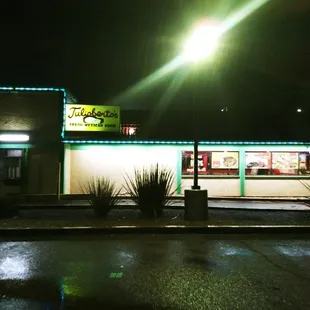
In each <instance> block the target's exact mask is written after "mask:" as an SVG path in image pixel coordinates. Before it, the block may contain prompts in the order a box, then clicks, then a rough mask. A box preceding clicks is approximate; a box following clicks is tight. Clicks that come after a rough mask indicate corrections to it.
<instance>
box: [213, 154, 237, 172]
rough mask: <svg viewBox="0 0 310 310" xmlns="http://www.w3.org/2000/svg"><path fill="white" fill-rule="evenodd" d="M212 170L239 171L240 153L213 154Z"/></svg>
mask: <svg viewBox="0 0 310 310" xmlns="http://www.w3.org/2000/svg"><path fill="white" fill-rule="evenodd" d="M211 156H212V160H211V167H212V169H238V168H239V153H238V152H212V155H211Z"/></svg>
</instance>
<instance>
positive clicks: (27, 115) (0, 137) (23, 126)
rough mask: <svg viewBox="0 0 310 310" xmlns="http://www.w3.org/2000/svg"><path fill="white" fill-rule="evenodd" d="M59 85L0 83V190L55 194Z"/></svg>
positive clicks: (63, 95)
mask: <svg viewBox="0 0 310 310" xmlns="http://www.w3.org/2000/svg"><path fill="white" fill-rule="evenodd" d="M68 100H69V101H70V100H71V96H70V95H69V96H68V93H67V91H66V90H64V89H60V88H30V87H0V194H55V193H56V192H57V190H58V183H59V165H60V164H61V163H62V161H63V143H62V141H61V136H62V134H63V117H64V113H63V109H64V107H65V105H66V103H67V101H68Z"/></svg>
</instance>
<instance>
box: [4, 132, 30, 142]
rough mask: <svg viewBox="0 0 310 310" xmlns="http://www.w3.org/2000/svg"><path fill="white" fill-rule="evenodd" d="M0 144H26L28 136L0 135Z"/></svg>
mask: <svg viewBox="0 0 310 310" xmlns="http://www.w3.org/2000/svg"><path fill="white" fill-rule="evenodd" d="M0 141H1V142H26V141H29V136H28V135H22V134H0Z"/></svg>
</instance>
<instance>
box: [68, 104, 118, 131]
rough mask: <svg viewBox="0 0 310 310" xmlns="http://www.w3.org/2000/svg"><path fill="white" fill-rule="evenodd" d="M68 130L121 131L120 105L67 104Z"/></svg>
mask: <svg viewBox="0 0 310 310" xmlns="http://www.w3.org/2000/svg"><path fill="white" fill-rule="evenodd" d="M65 130H66V131H108V132H119V131H120V107H118V106H102V105H84V104H67V105H66V123H65Z"/></svg>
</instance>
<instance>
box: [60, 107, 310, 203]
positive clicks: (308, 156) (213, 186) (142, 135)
mask: <svg viewBox="0 0 310 310" xmlns="http://www.w3.org/2000/svg"><path fill="white" fill-rule="evenodd" d="M83 107H84V113H77V114H76V115H75V116H74V122H73V123H74V124H75V125H74V127H72V126H71V123H72V118H70V116H72V111H80V110H82V109H83ZM94 108H96V110H94ZM66 113H67V114H66V115H65V119H66V124H65V126H64V127H65V134H64V140H63V142H64V145H65V156H64V169H65V171H64V176H65V177H64V192H65V193H67V194H72V193H80V192H81V185H82V184H85V183H86V182H87V180H89V179H90V178H92V177H100V176H105V177H108V178H110V179H111V180H112V181H114V182H116V184H117V186H118V187H119V188H122V186H123V185H124V176H134V170H135V169H141V168H144V167H150V166H151V165H155V164H157V163H158V164H159V165H160V166H163V167H165V168H168V169H171V170H172V171H173V172H174V174H175V188H178V189H179V190H178V191H177V194H182V195H183V194H184V190H185V189H189V188H190V187H191V185H192V183H193V141H191V140H190V139H187V138H189V137H190V136H192V135H193V132H190V133H189V132H188V126H184V123H185V119H186V116H185V119H182V113H179V114H177V113H176V112H175V111H174V112H173V113H172V115H174V116H176V115H177V117H175V119H176V121H175V122H171V120H172V119H173V116H171V117H167V118H168V119H170V121H169V122H167V123H166V124H165V123H164V121H160V122H159V123H158V125H157V127H155V128H156V130H153V131H151V130H149V124H150V122H152V121H153V120H154V115H152V116H151V117H147V116H146V115H145V114H142V118H141V119H140V120H139V117H138V113H136V114H134V113H132V114H133V115H134V116H133V117H132V118H131V119H128V117H126V116H125V117H123V115H126V111H125V112H123V111H121V116H122V118H117V117H116V115H120V114H119V113H120V110H119V108H118V107H104V106H96V107H95V106H87V105H84V106H82V105H68V106H67V110H66ZM87 115H89V117H87ZM167 115H168V114H167V113H166V116H167ZM85 116H86V117H85ZM92 117H93V119H92V120H91V118H92ZM100 118H102V119H101V120H100ZM125 118H126V119H125ZM121 119H122V121H120V120H121ZM143 119H146V120H147V121H145V122H144V123H143ZM91 121H92V122H94V123H95V124H100V127H98V125H94V126H93V127H90V126H89V124H88V123H89V122H91ZM135 121H136V122H135ZM83 122H84V124H83ZM196 122H197V119H196ZM76 124H79V125H76ZM104 124H105V125H104ZM104 126H105V127H104ZM169 126H170V127H169ZM171 126H172V127H173V128H171ZM196 126H198V128H203V124H200V123H197V124H196ZM182 128H183V131H182ZM184 128H185V129H186V130H184ZM186 133H187V134H186ZM206 135H211V134H208V133H207V134H206ZM213 135H214V133H213ZM181 136H183V137H184V139H180V138H181ZM199 136H200V143H199V185H200V186H201V188H202V189H208V191H209V195H210V196H219V197H228V196H233V197H240V196H241V197H244V196H247V197H266V196H274V197H278V196H296V197H304V196H309V193H310V143H309V142H301V141H298V140H296V141H270V140H266V141H240V140H238V141H236V140H226V141H224V140H222V141H218V140H209V141H208V140H203V138H204V133H202V134H201V133H200V134H199ZM156 137H158V139H154V138H156ZM172 137H177V138H178V139H175V140H172V139H171V138H172ZM165 138H166V139H165Z"/></svg>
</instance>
